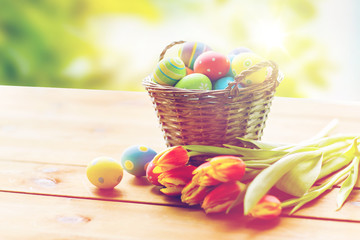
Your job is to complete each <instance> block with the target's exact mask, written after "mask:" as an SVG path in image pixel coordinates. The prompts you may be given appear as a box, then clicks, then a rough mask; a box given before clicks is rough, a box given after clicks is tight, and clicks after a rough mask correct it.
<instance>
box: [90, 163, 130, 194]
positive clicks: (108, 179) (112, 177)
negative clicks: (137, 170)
mask: <svg viewBox="0 0 360 240" xmlns="http://www.w3.org/2000/svg"><path fill="white" fill-rule="evenodd" d="M86 175H87V178H88V179H89V181H90V182H91V183H92V184H93V185H95V186H96V187H98V188H100V189H112V188H114V187H115V186H116V185H118V184H119V183H120V181H121V179H122V177H123V168H122V167H121V165H120V163H118V162H117V161H115V160H114V159H113V158H110V157H98V158H95V159H94V160H92V161H91V162H90V164H89V165H88V166H87V169H86Z"/></svg>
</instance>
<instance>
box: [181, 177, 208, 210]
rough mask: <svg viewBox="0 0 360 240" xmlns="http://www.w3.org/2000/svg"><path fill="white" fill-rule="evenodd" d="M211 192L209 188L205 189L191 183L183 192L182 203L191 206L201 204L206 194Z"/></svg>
mask: <svg viewBox="0 0 360 240" xmlns="http://www.w3.org/2000/svg"><path fill="white" fill-rule="evenodd" d="M210 190H211V188H209V187H204V186H200V185H198V184H196V182H194V181H191V182H189V183H188V184H187V185H186V186H185V187H184V189H183V190H182V191H181V201H182V202H183V203H187V204H189V205H190V206H191V205H196V204H201V203H202V202H203V200H204V198H205V196H206V194H207V193H208V192H209V191H210Z"/></svg>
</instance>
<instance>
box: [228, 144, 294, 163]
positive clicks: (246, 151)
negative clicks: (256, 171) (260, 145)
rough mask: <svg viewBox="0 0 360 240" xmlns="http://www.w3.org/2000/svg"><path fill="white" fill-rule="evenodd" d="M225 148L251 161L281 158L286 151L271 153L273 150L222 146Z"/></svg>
mask: <svg viewBox="0 0 360 240" xmlns="http://www.w3.org/2000/svg"><path fill="white" fill-rule="evenodd" d="M224 146H225V147H228V148H230V149H232V150H235V151H237V152H238V153H239V154H241V155H242V156H244V157H246V158H252V159H266V158H271V157H276V156H282V155H284V154H286V153H287V152H286V151H273V150H267V149H251V148H243V147H237V146H233V145H228V144H224Z"/></svg>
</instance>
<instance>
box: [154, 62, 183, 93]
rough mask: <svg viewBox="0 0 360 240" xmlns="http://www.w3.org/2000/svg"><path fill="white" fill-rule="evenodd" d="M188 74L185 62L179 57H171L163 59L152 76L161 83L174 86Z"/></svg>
mask: <svg viewBox="0 0 360 240" xmlns="http://www.w3.org/2000/svg"><path fill="white" fill-rule="evenodd" d="M185 75H186V69H185V64H184V62H183V61H182V60H181V59H180V58H178V57H171V58H166V59H163V60H161V61H160V62H159V63H158V65H157V67H156V69H155V71H154V72H153V73H152V75H151V78H152V79H153V81H154V82H156V83H158V84H161V85H169V86H174V85H175V84H176V83H177V82H178V81H179V80H180V79H181V78H183V77H184V76H185Z"/></svg>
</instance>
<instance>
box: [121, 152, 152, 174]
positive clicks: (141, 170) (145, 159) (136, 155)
mask: <svg viewBox="0 0 360 240" xmlns="http://www.w3.org/2000/svg"><path fill="white" fill-rule="evenodd" d="M155 156H156V152H155V151H154V150H152V149H151V148H149V147H147V146H144V145H134V146H131V147H129V148H127V149H125V151H124V152H123V154H122V156H121V165H122V166H123V168H124V169H125V171H127V172H128V173H130V174H132V175H134V176H137V177H141V176H145V175H146V168H147V165H148V164H149V162H150V161H151V160H152V159H153V158H154V157H155Z"/></svg>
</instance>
